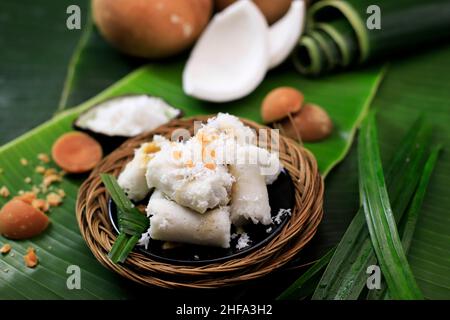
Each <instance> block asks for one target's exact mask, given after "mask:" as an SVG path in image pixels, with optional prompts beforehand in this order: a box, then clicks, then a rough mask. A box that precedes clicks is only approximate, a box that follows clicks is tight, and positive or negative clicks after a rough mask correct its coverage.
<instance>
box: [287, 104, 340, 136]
mask: <svg viewBox="0 0 450 320" xmlns="http://www.w3.org/2000/svg"><path fill="white" fill-rule="evenodd" d="M281 126H282V128H283V131H284V134H285V135H286V136H288V137H290V138H292V139H295V140H297V139H298V135H300V137H301V139H302V141H304V142H315V141H320V140H323V139H325V138H326V137H328V136H329V135H330V134H331V132H332V131H333V122H332V121H331V119H330V117H329V116H328V113H327V112H326V111H325V110H323V109H322V108H321V107H319V106H317V105H315V104H312V103H305V105H303V107H302V109H301V110H300V111H299V112H297V113H295V114H293V115H292V117H291V118H286V119H284V120H283V121H282V122H281Z"/></svg>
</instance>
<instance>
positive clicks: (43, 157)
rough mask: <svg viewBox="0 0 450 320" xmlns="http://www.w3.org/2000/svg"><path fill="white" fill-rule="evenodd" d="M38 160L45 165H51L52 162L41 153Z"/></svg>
mask: <svg viewBox="0 0 450 320" xmlns="http://www.w3.org/2000/svg"><path fill="white" fill-rule="evenodd" d="M37 158H38V159H39V160H40V161H42V162H43V163H49V162H50V157H49V156H48V155H47V154H45V153H39V154H38V156H37Z"/></svg>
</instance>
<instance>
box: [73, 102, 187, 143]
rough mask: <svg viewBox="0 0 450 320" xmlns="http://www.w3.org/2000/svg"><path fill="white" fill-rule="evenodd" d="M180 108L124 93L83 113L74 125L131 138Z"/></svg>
mask: <svg viewBox="0 0 450 320" xmlns="http://www.w3.org/2000/svg"><path fill="white" fill-rule="evenodd" d="M179 114H180V110H178V109H175V108H174V107H172V106H170V105H169V104H167V103H166V102H165V101H164V100H162V99H161V98H158V97H150V96H146V95H137V96H124V97H119V98H114V99H111V100H108V101H105V102H103V103H101V104H99V105H97V106H95V107H93V108H91V109H90V110H88V111H87V112H85V113H83V114H82V115H81V116H80V117H79V118H78V120H77V121H76V125H77V126H78V127H80V128H83V129H88V130H91V131H93V132H97V133H101V134H105V135H109V136H123V137H134V136H137V135H139V134H141V133H144V132H147V131H151V130H153V129H155V128H157V127H159V126H161V125H163V124H165V123H167V122H169V121H170V120H171V119H173V118H176V117H177V116H178V115H179Z"/></svg>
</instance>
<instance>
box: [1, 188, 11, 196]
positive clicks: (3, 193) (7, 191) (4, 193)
mask: <svg viewBox="0 0 450 320" xmlns="http://www.w3.org/2000/svg"><path fill="white" fill-rule="evenodd" d="M9 195H10V192H9V190H8V188H7V187H6V186H3V187H1V188H0V196H1V197H3V198H8V197H9Z"/></svg>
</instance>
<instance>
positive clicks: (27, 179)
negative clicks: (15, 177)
mask: <svg viewBox="0 0 450 320" xmlns="http://www.w3.org/2000/svg"><path fill="white" fill-rule="evenodd" d="M24 181H25V183H28V184H30V183H31V182H32V181H31V178H30V177H26V178H25V180H24Z"/></svg>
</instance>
